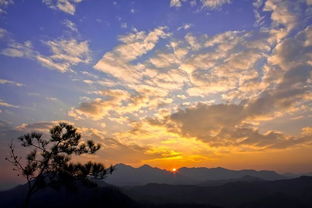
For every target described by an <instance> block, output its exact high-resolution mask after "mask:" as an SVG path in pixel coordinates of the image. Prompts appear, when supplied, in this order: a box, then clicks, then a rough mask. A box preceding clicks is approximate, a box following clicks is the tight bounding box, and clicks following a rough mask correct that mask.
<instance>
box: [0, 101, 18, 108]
mask: <svg viewBox="0 0 312 208" xmlns="http://www.w3.org/2000/svg"><path fill="white" fill-rule="evenodd" d="M0 106H4V107H8V108H19V106H17V105H12V104H10V103H7V102H5V101H4V100H2V99H0Z"/></svg>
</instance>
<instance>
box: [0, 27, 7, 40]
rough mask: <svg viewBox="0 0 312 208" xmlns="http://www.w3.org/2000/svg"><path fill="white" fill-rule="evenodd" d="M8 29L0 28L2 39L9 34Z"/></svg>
mask: <svg viewBox="0 0 312 208" xmlns="http://www.w3.org/2000/svg"><path fill="white" fill-rule="evenodd" d="M7 33H8V31H7V30H6V29H3V28H0V39H1V38H3V37H5V36H6V35H7Z"/></svg>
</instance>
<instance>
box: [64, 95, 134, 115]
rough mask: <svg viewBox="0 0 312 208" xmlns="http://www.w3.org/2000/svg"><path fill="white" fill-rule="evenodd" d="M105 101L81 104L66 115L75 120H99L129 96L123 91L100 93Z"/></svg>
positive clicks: (97, 99) (96, 100)
mask: <svg viewBox="0 0 312 208" xmlns="http://www.w3.org/2000/svg"><path fill="white" fill-rule="evenodd" d="M100 94H101V95H103V96H105V97H106V99H102V98H96V99H94V100H92V101H90V102H82V103H80V105H79V106H78V107H77V108H73V109H72V110H71V111H70V112H69V113H68V115H69V116H71V117H74V118H76V119H81V118H83V117H85V118H91V119H94V120H100V119H102V118H103V117H105V116H106V115H108V113H109V112H110V111H112V110H113V109H115V108H116V107H117V106H120V105H121V102H122V101H124V100H125V99H127V98H128V96H129V94H128V92H127V91H123V90H106V91H101V92H100Z"/></svg>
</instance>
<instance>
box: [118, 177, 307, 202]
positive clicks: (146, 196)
mask: <svg viewBox="0 0 312 208" xmlns="http://www.w3.org/2000/svg"><path fill="white" fill-rule="evenodd" d="M124 193H126V194H127V195H128V196H130V197H131V198H132V199H135V200H137V201H143V202H146V203H155V204H163V203H164V204H168V203H180V204H192V203H198V204H203V205H205V204H208V205H211V204H212V205H215V206H220V207H225V208H260V207H261V208H279V207H281V208H288V207H292V208H308V207H312V177H308V176H306V177H300V178H296V179H287V180H286V179H285V180H277V181H262V180H257V181H240V182H229V183H226V184H223V185H220V186H194V185H167V184H148V185H145V186H137V187H125V188H124Z"/></svg>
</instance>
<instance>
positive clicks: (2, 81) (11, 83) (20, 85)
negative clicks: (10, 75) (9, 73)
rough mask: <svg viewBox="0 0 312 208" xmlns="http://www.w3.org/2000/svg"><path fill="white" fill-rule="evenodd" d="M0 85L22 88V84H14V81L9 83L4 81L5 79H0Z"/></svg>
mask: <svg viewBox="0 0 312 208" xmlns="http://www.w3.org/2000/svg"><path fill="white" fill-rule="evenodd" d="M0 84H8V85H15V86H17V87H22V86H24V85H23V84H22V83H19V82H14V81H11V80H6V79H0Z"/></svg>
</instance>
